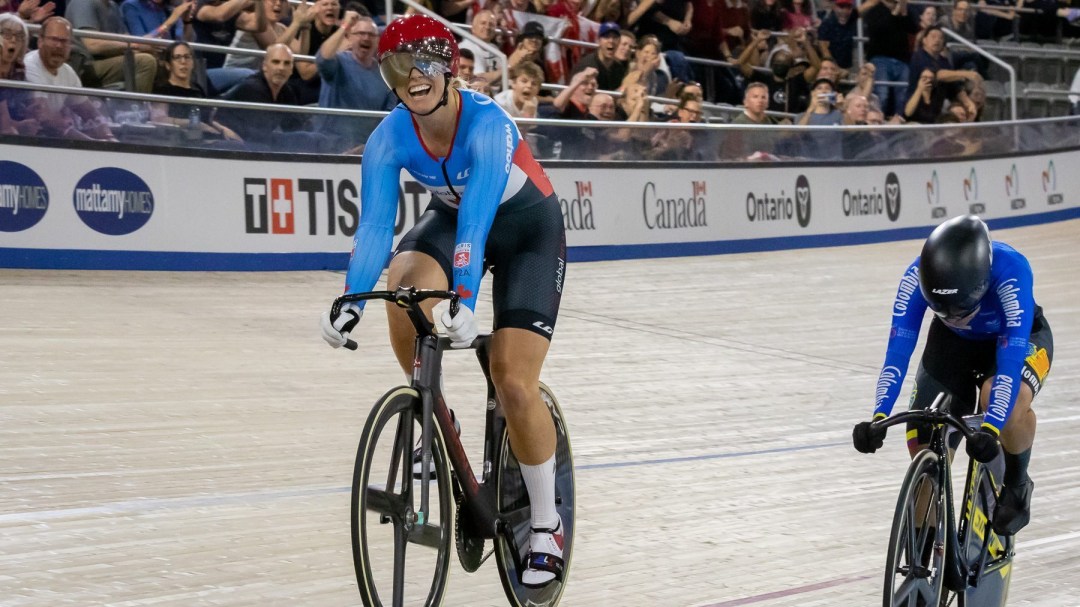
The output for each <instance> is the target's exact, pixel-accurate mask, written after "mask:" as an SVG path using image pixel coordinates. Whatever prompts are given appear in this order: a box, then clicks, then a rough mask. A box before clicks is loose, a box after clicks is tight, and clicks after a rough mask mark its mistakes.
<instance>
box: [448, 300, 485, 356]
mask: <svg viewBox="0 0 1080 607" xmlns="http://www.w3.org/2000/svg"><path fill="white" fill-rule="evenodd" d="M441 320H442V324H443V325H444V326H445V327H446V335H447V337H449V338H450V347H451V348H468V347H469V346H471V345H472V342H473V340H474V339H476V335H477V333H478V331H477V330H476V318H475V317H474V316H473V311H472V310H470V309H469V306H465V305H462V306H460V307H458V312H457V314H456V315H455V316H450V310H449V309H447V310H446V311H444V312H443V313H442V319H441Z"/></svg>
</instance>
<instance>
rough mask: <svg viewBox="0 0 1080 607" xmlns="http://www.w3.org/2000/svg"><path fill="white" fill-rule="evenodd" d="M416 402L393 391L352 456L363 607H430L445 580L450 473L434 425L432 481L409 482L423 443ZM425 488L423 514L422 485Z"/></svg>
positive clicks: (408, 393)
mask: <svg viewBox="0 0 1080 607" xmlns="http://www.w3.org/2000/svg"><path fill="white" fill-rule="evenodd" d="M420 407H421V405H420V397H419V395H418V394H417V392H416V391H415V390H413V389H411V388H404V387H402V388H397V389H395V390H391V391H390V392H388V393H387V394H386V395H385V396H383V397H382V399H381V400H379V402H378V403H376V405H375V407H374V408H373V409H372V410H371V414H370V415H369V416H368V420H367V424H366V425H365V426H364V434H363V436H362V437H361V438H360V446H359V448H358V449H357V452H356V467H355V468H354V470H353V483H352V547H353V565H354V566H355V568H356V582H357V586H358V587H359V590H360V596H361V598H362V599H363V602H364V605H367V606H368V607H376V606H378V607H381V606H383V605H387V606H393V607H401V606H405V605H422V606H425V607H426V606H435V605H439V604H440V603H441V602H442V597H443V593H444V591H445V590H446V579H447V576H448V575H449V563H450V538H451V535H452V525H453V523H452V522H451V521H452V520H453V518H454V514H453V513H454V510H453V509H454V506H453V501H452V498H451V487H450V483H451V482H452V481H451V479H450V468H449V465H448V464H447V458H446V452H445V450H444V448H443V441H442V434H441V433H440V431H439V427H438V424H437V423H433V424H432V428H433V430H434V434H433V436H432V442H431V451H432V464H431V467H432V472H433V473H434V475H435V478H434V479H433V480H430V481H421V480H414V478H413V462H412V452H413V447H414V445H415V444H416V442H417V441H418V440H419V438H420V435H421V427H420ZM423 482H427V483H429V497H428V502H429V503H428V510H427V512H424V511H422V509H421V483H423Z"/></svg>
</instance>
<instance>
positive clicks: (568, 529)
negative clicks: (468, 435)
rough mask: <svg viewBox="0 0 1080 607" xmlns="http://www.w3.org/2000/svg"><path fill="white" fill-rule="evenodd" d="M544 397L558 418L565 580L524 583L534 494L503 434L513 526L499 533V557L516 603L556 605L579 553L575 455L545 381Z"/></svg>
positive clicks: (507, 510)
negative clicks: (576, 543) (535, 585)
mask: <svg viewBox="0 0 1080 607" xmlns="http://www.w3.org/2000/svg"><path fill="white" fill-rule="evenodd" d="M540 397H541V399H542V400H543V401H544V404H545V405H547V408H548V410H549V411H550V412H551V419H552V420H553V421H554V422H555V509H556V510H557V511H558V513H559V516H560V517H561V518H562V524H563V563H564V570H563V578H562V580H561V581H560V580H555V581H552V582H551V583H549V584H547V585H546V586H544V587H542V588H528V587H526V586H523V585H522V584H521V572H522V564H523V563H524V559H525V555H526V553H527V552H528V549H529V534H530V516H529V494H528V491H527V490H526V489H525V482H524V481H523V480H522V478H521V469H520V467H519V465H518V461H517V458H515V457H514V454H513V453H512V452H511V451H510V442H509V436H508V435H507V433H506V432H503V436H502V439H501V444H502V448H501V450H500V454H501V457H500V458H499V461H498V462H496V465H497V467H498V497H497V502H498V503H497V506H498V511H499V517H500V518H501V519H502V520H503V521H505V522H506V524H507V529H506V531H505V532H504V533H499V534H497V535H496V537H495V560H496V562H497V563H498V565H499V575H500V577H501V578H502V584H503V590H504V591H505V592H506V597H507V598H508V599H509V600H510V604H511V605H513V606H514V607H554V606H555V605H558V603H559V599H560V598H562V593H563V590H564V589H565V588H566V581H567V578H568V577H569V575H570V557H571V556H572V555H573V551H574V527H575V525H574V453H573V451H572V450H571V448H570V437H569V435H568V434H567V424H566V419H565V418H564V417H563V412H562V409H561V408H560V407H559V402H558V401H557V400H555V395H554V394H553V393H552V392H551V389H550V388H548V387H547V386H545V385H544V384H542V383H541V384H540Z"/></svg>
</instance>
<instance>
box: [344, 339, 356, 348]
mask: <svg viewBox="0 0 1080 607" xmlns="http://www.w3.org/2000/svg"><path fill="white" fill-rule="evenodd" d="M345 347H346V348H348V349H350V350H356V342H355V341H353V340H351V339H346V340H345Z"/></svg>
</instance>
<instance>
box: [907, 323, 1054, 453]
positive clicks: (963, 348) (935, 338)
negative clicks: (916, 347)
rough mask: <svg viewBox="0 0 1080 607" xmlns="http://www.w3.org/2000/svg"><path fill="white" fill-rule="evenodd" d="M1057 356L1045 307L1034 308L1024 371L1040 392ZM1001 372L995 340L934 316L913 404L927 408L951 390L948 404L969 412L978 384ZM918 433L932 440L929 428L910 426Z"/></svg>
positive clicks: (975, 402)
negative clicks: (967, 335)
mask: <svg viewBox="0 0 1080 607" xmlns="http://www.w3.org/2000/svg"><path fill="white" fill-rule="evenodd" d="M1053 358H1054V335H1053V333H1051V332H1050V324H1049V323H1047V322H1046V318H1045V317H1043V313H1042V308H1041V307H1039V306H1036V307H1035V320H1034V321H1033V322H1032V324H1031V336H1030V337H1029V338H1028V351H1027V357H1026V358H1025V359H1024V366H1023V368H1022V370H1021V372H1020V376H1021V378H1022V379H1023V381H1024V383H1026V384H1027V385H1028V386H1029V387H1030V388H1031V392H1032V394H1035V395H1038V394H1039V390H1040V389H1042V385H1043V381H1045V379H1046V375H1047V374H1048V373H1050V364H1051V361H1053ZM995 373H997V340H995V339H990V340H986V341H973V340H970V339H964V338H963V337H960V336H959V335H957V334H956V333H953V332H952V331H951V330H949V328H948V327H946V326H945V323H943V322H941V320H940V319H938V318H937V317H936V316H935V317H934V320H933V321H931V323H930V331H929V333H928V334H927V337H926V349H925V350H923V355H922V359H921V360H920V361H919V369H918V371H916V373H915V390H914V391H913V392H912V393H911V402H910V408H911V409H925V408H927V407H929V406H930V405H931V404H932V403H933V402H934V398H936V397H937V395H938V394H939V393H940V392H942V391H945V392H948V393H949V394H952V397H953V401H952V406H951V407H950V409H951V410H952V412H953V413H955V414H957V415H970V414H972V413H974V412H975V411H977V410H978V406H979V389H980V388H981V387H982V385H983V383H985V382H986V379H987V378H989V377H992V376H993V375H994V374H995ZM913 430H915V431H917V432H918V441H919V444H924V445H925V444H927V443H929V442H930V433H929V427H926V426H925V425H922V424H909V425H908V439H909V441H910V439H911V438H913V437H912V435H911V432H912V431H913Z"/></svg>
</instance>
